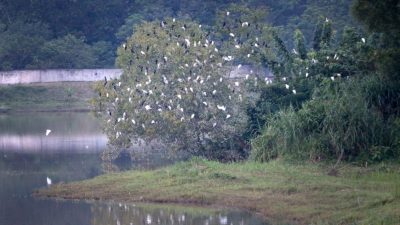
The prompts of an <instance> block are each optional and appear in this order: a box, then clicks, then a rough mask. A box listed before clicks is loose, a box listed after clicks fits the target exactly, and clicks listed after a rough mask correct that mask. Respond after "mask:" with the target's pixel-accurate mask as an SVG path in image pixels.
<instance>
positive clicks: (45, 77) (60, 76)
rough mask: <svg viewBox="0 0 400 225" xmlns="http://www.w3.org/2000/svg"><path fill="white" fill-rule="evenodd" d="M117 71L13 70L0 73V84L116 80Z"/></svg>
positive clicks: (118, 74)
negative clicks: (105, 78)
mask: <svg viewBox="0 0 400 225" xmlns="http://www.w3.org/2000/svg"><path fill="white" fill-rule="evenodd" d="M121 73H122V70H119V69H71V70H62V69H57V70H13V71H0V84H30V83H47V82H63V81H97V80H102V79H104V77H107V79H111V78H117V77H119V76H120V75H121Z"/></svg>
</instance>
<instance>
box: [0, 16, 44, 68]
mask: <svg viewBox="0 0 400 225" xmlns="http://www.w3.org/2000/svg"><path fill="white" fill-rule="evenodd" d="M50 35H51V32H50V31H49V29H48V27H47V26H46V25H45V24H42V23H24V22H23V21H20V20H18V21H15V22H13V23H10V24H7V25H6V24H2V23H0V70H12V69H22V68H25V66H26V65H28V64H30V63H32V61H33V60H34V57H35V53H36V52H37V51H38V50H39V48H40V46H41V45H42V44H43V43H45V42H46V41H47V40H48V39H49V37H50Z"/></svg>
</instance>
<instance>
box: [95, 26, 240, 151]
mask: <svg viewBox="0 0 400 225" xmlns="http://www.w3.org/2000/svg"><path fill="white" fill-rule="evenodd" d="M208 36H209V34H207V32H206V31H205V30H204V29H202V28H201V26H199V24H197V23H194V22H191V21H188V20H175V19H172V18H167V19H166V20H165V21H155V22H145V23H143V24H142V25H141V26H137V27H136V28H135V33H134V34H133V35H132V36H131V38H130V39H128V41H127V43H126V44H123V45H122V46H121V47H120V48H119V49H118V58H117V64H118V66H119V67H120V68H122V69H123V71H124V73H123V75H122V76H121V78H120V79H119V80H112V81H105V82H104V83H103V82H102V83H101V84H98V87H97V89H98V91H99V94H100V95H99V98H97V104H98V107H101V109H102V110H103V113H104V115H103V116H104V117H103V118H104V120H105V121H107V122H106V125H105V130H106V132H107V135H108V136H109V140H110V143H111V145H113V146H115V147H116V148H117V149H118V150H120V149H124V148H128V147H130V146H131V145H132V144H134V143H138V142H141V141H146V142H149V141H151V140H156V141H160V142H162V143H164V144H168V145H169V146H170V147H172V149H176V150H185V151H190V152H192V153H193V154H196V155H205V156H207V157H217V158H219V157H222V158H225V157H227V155H226V154H225V155H224V154H221V152H218V151H217V150H216V149H218V148H219V149H221V151H222V150H224V149H232V148H233V147H232V146H233V145H232V143H233V141H234V140H235V136H236V135H237V134H240V132H241V130H242V129H243V125H244V123H245V121H246V119H245V114H244V113H243V110H244V109H243V105H242V102H244V101H245V98H246V95H244V91H245V88H246V85H245V83H241V84H239V82H233V81H229V80H227V78H226V75H225V74H227V72H228V71H229V67H227V66H229V65H230V60H228V59H226V58H224V57H223V55H222V54H218V52H219V50H218V49H221V52H223V50H222V47H221V48H220V44H218V43H217V42H214V41H212V40H211V39H210V37H208Z"/></svg>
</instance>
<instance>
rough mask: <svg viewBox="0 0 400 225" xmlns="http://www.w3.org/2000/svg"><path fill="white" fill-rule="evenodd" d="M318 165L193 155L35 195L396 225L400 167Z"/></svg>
mask: <svg viewBox="0 0 400 225" xmlns="http://www.w3.org/2000/svg"><path fill="white" fill-rule="evenodd" d="M328 171H329V168H327V167H326V166H322V165H319V164H311V165H310V164H308V165H298V164H293V163H288V162H283V161H279V160H276V161H272V162H269V163H255V162H244V163H231V164H222V163H218V162H214V161H208V160H203V159H199V158H194V159H192V160H190V161H187V162H181V163H177V164H175V165H172V166H168V167H166V168H161V169H156V170H148V171H127V172H123V173H112V174H106V175H101V176H98V177H95V178H93V179H90V180H85V181H80V182H74V183H69V184H59V185H57V184H56V185H53V186H51V187H50V188H46V189H41V190H38V191H36V192H35V193H34V196H37V197H57V198H63V199H95V200H115V201H121V202H155V203H180V204H192V205H193V204H194V205H202V206H212V207H232V208H240V209H244V210H249V211H252V212H256V213H259V214H261V215H262V216H263V217H265V218H266V219H267V220H270V221H271V222H274V223H289V224H397V223H398V221H400V210H399V209H400V173H399V172H400V168H399V167H398V166H393V165H388V164H381V165H379V166H374V167H372V168H369V167H368V168H366V167H357V166H352V165H345V166H342V167H341V168H339V173H338V174H337V176H329V175H327V174H328Z"/></svg>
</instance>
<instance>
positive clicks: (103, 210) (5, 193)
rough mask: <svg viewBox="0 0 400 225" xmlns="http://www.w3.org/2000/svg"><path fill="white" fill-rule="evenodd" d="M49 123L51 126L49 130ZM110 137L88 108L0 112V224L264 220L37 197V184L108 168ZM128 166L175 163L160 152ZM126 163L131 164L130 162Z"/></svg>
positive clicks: (88, 175) (206, 211)
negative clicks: (81, 110)
mask: <svg viewBox="0 0 400 225" xmlns="http://www.w3.org/2000/svg"><path fill="white" fill-rule="evenodd" d="M46 129H51V130H52V131H51V133H50V135H49V136H46V135H45V132H46ZM106 144H107V138H106V137H105V135H103V134H102V133H101V129H100V127H99V124H98V123H97V121H96V119H95V118H94V117H92V116H91V115H90V114H88V113H37V114H11V115H8V114H7V115H0V225H100V224H101V225H106V224H107V225H113V224H115V225H124V224H126V225H131V224H133V225H138V224H165V225H167V224H171V225H172V224H191V225H200V224H201V225H207V224H208V225H214V224H215V225H217V224H222V225H224V224H227V225H230V224H235V225H236V224H238V225H239V224H242V225H244V224H249V225H250V224H251V225H260V224H265V223H264V222H263V221H262V220H261V219H260V218H258V217H257V216H255V215H252V214H250V213H246V212H241V211H226V210H209V209H203V208H187V207H178V206H169V205H147V204H140V205H138V204H124V203H118V202H87V201H62V200H53V199H35V198H33V197H31V193H32V191H33V190H34V189H38V188H44V187H46V185H47V184H46V177H50V178H51V179H52V181H53V183H59V182H70V181H76V180H82V179H87V178H91V177H94V176H97V175H99V174H101V173H103V172H104V168H105V167H106V166H104V165H103V164H102V161H101V159H100V153H101V152H102V151H103V150H104V149H105V148H106ZM147 157H149V158H147V159H146V160H133V162H132V163H131V164H130V165H129V167H128V168H130V169H134V168H142V167H145V168H153V167H158V166H161V165H165V164H168V163H171V161H169V160H168V159H165V160H164V159H163V158H162V157H160V155H157V154H155V155H148V156H147ZM125 168H126V165H125Z"/></svg>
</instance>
